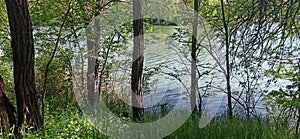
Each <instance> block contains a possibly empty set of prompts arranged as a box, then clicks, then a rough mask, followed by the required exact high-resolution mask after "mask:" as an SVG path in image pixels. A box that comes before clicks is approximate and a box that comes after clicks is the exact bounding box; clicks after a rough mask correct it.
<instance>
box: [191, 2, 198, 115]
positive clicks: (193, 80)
mask: <svg viewBox="0 0 300 139" xmlns="http://www.w3.org/2000/svg"><path fill="white" fill-rule="evenodd" d="M198 10H199V1H198V0H194V23H193V35H192V53H191V56H192V64H191V95H190V99H191V111H192V118H193V119H194V118H195V115H196V112H197V106H196V91H197V77H196V76H197V74H196V68H197V67H196V62H197V59H196V51H197V47H196V45H197V29H198Z"/></svg>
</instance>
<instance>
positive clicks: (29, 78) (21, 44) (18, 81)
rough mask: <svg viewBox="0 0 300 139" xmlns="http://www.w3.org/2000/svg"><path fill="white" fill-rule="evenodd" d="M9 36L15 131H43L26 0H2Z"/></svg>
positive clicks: (30, 25)
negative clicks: (15, 99)
mask: <svg viewBox="0 0 300 139" xmlns="http://www.w3.org/2000/svg"><path fill="white" fill-rule="evenodd" d="M5 3H6V8H7V13H8V20H9V25H10V32H11V47H12V51H13V64H14V68H13V70H14V83H15V93H16V98H17V109H18V124H17V125H18V127H21V125H22V124H23V123H24V122H26V124H27V125H29V126H31V127H33V128H32V130H33V131H36V130H38V129H40V128H43V122H42V117H41V114H40V109H39V105H38V96H37V91H36V86H35V75H34V44H33V36H32V24H31V19H30V14H29V10H28V3H27V0H5Z"/></svg>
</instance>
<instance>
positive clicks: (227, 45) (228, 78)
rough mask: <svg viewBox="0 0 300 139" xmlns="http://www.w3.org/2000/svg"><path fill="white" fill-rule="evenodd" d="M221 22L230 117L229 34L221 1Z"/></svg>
mask: <svg viewBox="0 0 300 139" xmlns="http://www.w3.org/2000/svg"><path fill="white" fill-rule="evenodd" d="M221 8H222V20H223V25H224V30H225V45H226V82H227V96H228V97H227V99H228V115H229V117H230V118H231V117H232V103H231V87H230V67H229V55H230V54H229V34H228V25H227V22H226V18H225V10H224V2H223V0H221Z"/></svg>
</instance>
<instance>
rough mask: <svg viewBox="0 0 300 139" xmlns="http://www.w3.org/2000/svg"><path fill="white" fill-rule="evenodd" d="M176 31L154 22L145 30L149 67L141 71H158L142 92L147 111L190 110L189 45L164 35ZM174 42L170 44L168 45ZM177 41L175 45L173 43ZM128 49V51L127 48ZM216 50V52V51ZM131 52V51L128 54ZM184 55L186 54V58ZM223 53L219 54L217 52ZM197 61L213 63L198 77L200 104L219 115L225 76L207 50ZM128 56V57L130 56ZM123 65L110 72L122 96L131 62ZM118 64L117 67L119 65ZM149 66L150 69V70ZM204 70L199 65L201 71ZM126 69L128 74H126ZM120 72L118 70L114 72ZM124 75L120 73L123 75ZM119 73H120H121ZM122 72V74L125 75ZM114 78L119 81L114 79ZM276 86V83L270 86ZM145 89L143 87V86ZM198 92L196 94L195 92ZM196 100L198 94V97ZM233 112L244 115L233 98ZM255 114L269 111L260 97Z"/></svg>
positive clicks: (223, 103)
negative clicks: (149, 30) (174, 75)
mask: <svg viewBox="0 0 300 139" xmlns="http://www.w3.org/2000/svg"><path fill="white" fill-rule="evenodd" d="M173 32H175V27H174V26H155V27H154V32H152V33H146V34H145V59H144V68H147V69H148V72H147V71H144V73H149V69H150V71H154V72H155V68H156V69H157V72H156V73H155V74H153V75H152V76H150V77H149V80H148V83H149V87H148V88H147V89H148V90H150V91H147V92H144V105H145V108H146V112H147V113H149V114H157V113H159V112H161V111H162V107H164V110H167V111H170V110H189V109H190V99H189V95H188V93H187V92H189V87H190V80H191V79H190V64H189V63H190V62H189V58H190V52H189V50H188V49H185V50H184V49H182V48H183V47H181V46H182V44H180V43H177V42H176V41H173V42H171V43H170V42H169V41H168V39H167V37H168V36H169V35H171V34H172V33H173ZM170 44H173V45H170ZM176 44H177V45H176ZM128 48H129V49H132V43H129V44H128ZM129 52H130V51H129ZM216 53H218V52H216ZM129 56H130V55H129ZM126 57H127V58H128V55H127V56H119V57H117V59H123V60H124V59H126ZM185 57H187V58H185ZM220 57H222V56H220ZM198 59H199V61H198V63H209V64H208V65H207V66H211V67H215V69H214V70H213V71H212V72H213V75H208V76H204V77H203V78H200V80H199V86H200V87H203V89H200V93H201V95H203V94H204V92H205V93H206V94H207V95H205V97H203V106H202V107H203V108H204V110H206V111H208V112H211V113H210V115H211V116H215V115H221V114H223V113H224V112H226V110H227V96H226V93H224V92H225V89H226V80H225V76H224V74H223V73H222V72H221V68H220V67H218V65H217V64H216V61H215V59H214V58H213V57H212V56H211V55H210V54H209V53H208V52H205V51H203V52H201V54H200V56H199V57H198ZM127 60H131V59H130V58H129V59H127ZM221 64H222V66H224V65H225V64H224V60H221ZM120 67H122V69H129V70H126V71H124V70H123V71H122V72H120V71H119V70H118V69H115V70H116V71H118V72H112V74H111V75H114V76H115V77H113V78H115V79H114V82H115V84H114V86H120V87H119V88H116V90H122V91H119V92H120V94H119V96H121V98H122V97H123V98H125V97H124V90H127V91H125V92H127V96H128V95H129V94H130V93H128V92H130V90H129V89H130V77H129V76H128V75H129V74H130V69H131V68H130V63H127V64H123V65H122V64H120ZM120 67H118V68H120ZM151 69H152V70H151ZM202 70H204V69H203V68H202V69H201V68H200V72H202ZM124 72H126V73H127V74H125V73H124ZM116 73H119V74H116ZM167 73H173V74H176V75H178V76H179V77H180V80H181V82H180V81H179V80H178V79H175V78H174V77H172V76H170V75H168V74H167ZM122 75H123V76H122ZM121 76H122V77H121ZM124 76H125V77H124ZM117 80H122V81H119V83H116V81H117ZM208 82H211V86H213V87H210V88H209V89H206V90H205V85H207V84H208ZM232 86H233V91H238V90H234V89H239V88H238V83H235V82H234V81H232ZM271 88H273V89H276V87H275V86H273V87H271ZM144 90H146V89H145V88H144ZM197 95H198V94H197ZM257 99H259V97H256V98H254V100H257ZM125 101H127V102H128V104H130V99H129V98H127V99H125ZM197 103H198V98H197ZM233 104H234V106H235V107H234V112H235V113H236V114H240V115H243V113H241V112H244V111H243V109H242V107H241V105H239V104H237V103H236V102H235V101H233ZM252 112H253V113H255V114H256V115H257V116H262V117H264V116H266V115H267V114H268V113H267V111H266V106H264V105H263V104H262V103H261V102H260V101H258V103H257V104H256V106H255V108H254V109H253V111H252Z"/></svg>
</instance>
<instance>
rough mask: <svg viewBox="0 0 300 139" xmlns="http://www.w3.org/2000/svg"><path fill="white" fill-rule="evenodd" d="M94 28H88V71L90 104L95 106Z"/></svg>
mask: <svg viewBox="0 0 300 139" xmlns="http://www.w3.org/2000/svg"><path fill="white" fill-rule="evenodd" d="M92 32H93V30H92V27H90V26H88V27H87V28H86V36H87V55H88V67H87V68H88V69H87V75H86V76H87V88H88V104H89V106H93V105H94V102H95V98H96V95H95V94H96V93H95V90H96V88H95V67H96V59H95V42H94V35H93V33H92Z"/></svg>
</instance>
